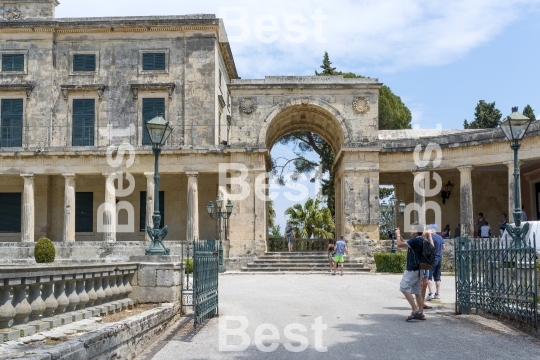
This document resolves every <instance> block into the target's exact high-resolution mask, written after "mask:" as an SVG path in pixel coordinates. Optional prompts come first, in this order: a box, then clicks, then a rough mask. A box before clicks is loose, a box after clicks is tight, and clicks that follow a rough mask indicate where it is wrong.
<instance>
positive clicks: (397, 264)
mask: <svg viewBox="0 0 540 360" xmlns="http://www.w3.org/2000/svg"><path fill="white" fill-rule="evenodd" d="M373 257H374V258H375V264H376V265H377V272H386V273H402V272H403V271H405V262H406V260H407V253H405V252H396V253H390V252H387V253H374V254H373Z"/></svg>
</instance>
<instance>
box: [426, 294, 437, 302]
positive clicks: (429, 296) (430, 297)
mask: <svg viewBox="0 0 540 360" xmlns="http://www.w3.org/2000/svg"><path fill="white" fill-rule="evenodd" d="M435 295H437V294H435ZM437 296H438V295H437ZM431 299H436V297H435V296H433V294H432V293H429V294H428V296H427V297H426V301H431Z"/></svg>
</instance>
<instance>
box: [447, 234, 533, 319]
mask: <svg viewBox="0 0 540 360" xmlns="http://www.w3.org/2000/svg"><path fill="white" fill-rule="evenodd" d="M535 249H536V241H535V239H533V240H532V244H527V243H526V242H523V243H519V244H517V245H516V244H514V242H513V240H512V239H511V238H509V237H506V236H505V237H504V238H491V239H487V238H471V239H469V238H466V237H462V238H457V239H456V243H455V262H456V263H455V265H456V313H457V314H470V313H471V310H472V309H474V310H475V311H476V313H478V311H479V310H482V311H484V312H485V313H491V314H496V315H500V316H505V317H508V318H511V319H515V320H518V321H521V322H523V323H525V324H528V325H531V326H534V327H535V328H537V326H538V304H537V299H538V294H537V277H536V276H537V274H536V252H535Z"/></svg>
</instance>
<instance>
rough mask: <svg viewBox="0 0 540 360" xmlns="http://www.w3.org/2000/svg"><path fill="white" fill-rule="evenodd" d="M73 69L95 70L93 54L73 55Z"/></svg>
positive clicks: (94, 56)
mask: <svg viewBox="0 0 540 360" xmlns="http://www.w3.org/2000/svg"><path fill="white" fill-rule="evenodd" d="M73 71H74V72H75V71H89V72H92V71H96V55H95V54H77V55H73Z"/></svg>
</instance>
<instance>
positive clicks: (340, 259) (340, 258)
mask: <svg viewBox="0 0 540 360" xmlns="http://www.w3.org/2000/svg"><path fill="white" fill-rule="evenodd" d="M334 262H337V263H343V262H345V260H343V255H337V254H336V255H334Z"/></svg>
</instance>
